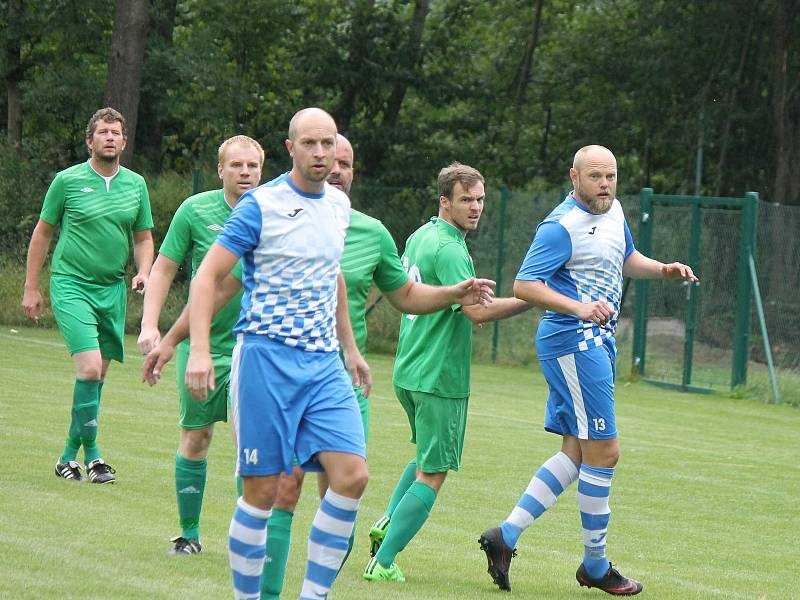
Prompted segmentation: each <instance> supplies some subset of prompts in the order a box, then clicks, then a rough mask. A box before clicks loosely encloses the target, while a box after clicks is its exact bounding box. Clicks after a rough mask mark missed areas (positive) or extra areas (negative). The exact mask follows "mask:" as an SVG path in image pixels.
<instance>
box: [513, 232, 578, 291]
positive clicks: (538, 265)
mask: <svg viewBox="0 0 800 600" xmlns="http://www.w3.org/2000/svg"><path fill="white" fill-rule="evenodd" d="M570 256H572V241H571V240H570V237H569V233H568V232H567V230H566V228H565V227H564V226H563V225H561V224H560V223H556V222H554V221H545V222H544V223H542V224H541V225H539V228H538V229H537V230H536V235H535V236H534V238H533V242H532V243H531V247H530V248H529V249H528V253H527V254H526V255H525V259H524V260H523V261H522V266H521V267H520V268H519V273H517V279H520V280H522V281H547V280H548V279H550V277H552V276H553V274H554V273H555V272H556V271H558V270H559V269H560V268H561V267H562V266H564V264H565V263H566V262H567V261H568V260H569V258H570Z"/></svg>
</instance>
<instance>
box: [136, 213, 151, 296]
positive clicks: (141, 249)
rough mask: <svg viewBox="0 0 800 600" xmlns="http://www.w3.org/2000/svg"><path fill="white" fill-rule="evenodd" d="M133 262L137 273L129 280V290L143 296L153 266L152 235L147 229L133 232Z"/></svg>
mask: <svg viewBox="0 0 800 600" xmlns="http://www.w3.org/2000/svg"><path fill="white" fill-rule="evenodd" d="M133 262H134V264H135V265H136V268H137V269H138V272H137V273H136V275H134V276H133V279H131V289H132V290H136V291H137V292H139V293H140V294H144V289H145V287H146V286H147V278H148V276H149V275H150V268H151V267H152V266H153V234H152V232H151V231H150V230H149V229H144V230H142V231H134V232H133Z"/></svg>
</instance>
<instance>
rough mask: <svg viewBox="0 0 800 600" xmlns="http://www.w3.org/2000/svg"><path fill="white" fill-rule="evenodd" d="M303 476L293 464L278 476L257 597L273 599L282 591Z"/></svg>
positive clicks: (300, 470)
mask: <svg viewBox="0 0 800 600" xmlns="http://www.w3.org/2000/svg"><path fill="white" fill-rule="evenodd" d="M304 476H305V473H303V470H302V469H301V468H300V467H298V466H295V467H294V470H293V472H292V474H291V475H287V474H286V473H281V474H280V476H279V478H278V495H277V497H276V498H275V504H273V506H272V516H270V518H269V523H268V524H267V526H268V527H269V537H268V538H267V553H266V556H265V558H264V572H263V573H262V574H261V600H277V599H278V598H280V595H281V591H283V581H284V578H285V576H286V563H287V562H288V560H289V547H290V545H291V539H292V518H293V517H294V509H295V507H296V506H297V501H298V500H299V499H300V492H301V490H302V489H303V478H304Z"/></svg>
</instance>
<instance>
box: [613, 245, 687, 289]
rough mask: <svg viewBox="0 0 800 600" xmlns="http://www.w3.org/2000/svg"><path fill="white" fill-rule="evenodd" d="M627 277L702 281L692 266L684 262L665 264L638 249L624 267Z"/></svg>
mask: <svg viewBox="0 0 800 600" xmlns="http://www.w3.org/2000/svg"><path fill="white" fill-rule="evenodd" d="M622 274H623V275H624V276H625V277H633V278H634V279H671V280H683V281H689V282H690V283H696V282H698V281H700V280H699V279H698V278H697V277H696V276H695V274H694V272H693V271H692V268H691V267H690V266H688V265H684V264H683V263H679V262H674V263H669V264H664V263H662V262H659V261H657V260H654V259H652V258H648V257H647V256H645V255H644V254H642V253H641V252H639V251H638V250H634V251H633V252H632V253H631V255H630V256H628V259H627V260H626V261H625V265H624V267H623V269H622Z"/></svg>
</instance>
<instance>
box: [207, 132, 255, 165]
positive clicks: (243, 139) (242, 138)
mask: <svg viewBox="0 0 800 600" xmlns="http://www.w3.org/2000/svg"><path fill="white" fill-rule="evenodd" d="M233 144H243V145H246V144H249V145H250V146H252V147H253V148H255V149H256V150H257V151H258V162H259V165H260V166H262V167H263V166H264V149H263V148H262V147H261V144H259V143H258V142H257V141H255V140H254V139H253V138H251V137H248V136H246V135H235V136H233V137H230V138H228V139H227V140H225V141H224V142H222V143H221V144H220V145H219V150H217V158H218V160H219V164H222V163H223V162H224V161H225V151H226V150H227V149H228V146H231V145H233Z"/></svg>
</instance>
